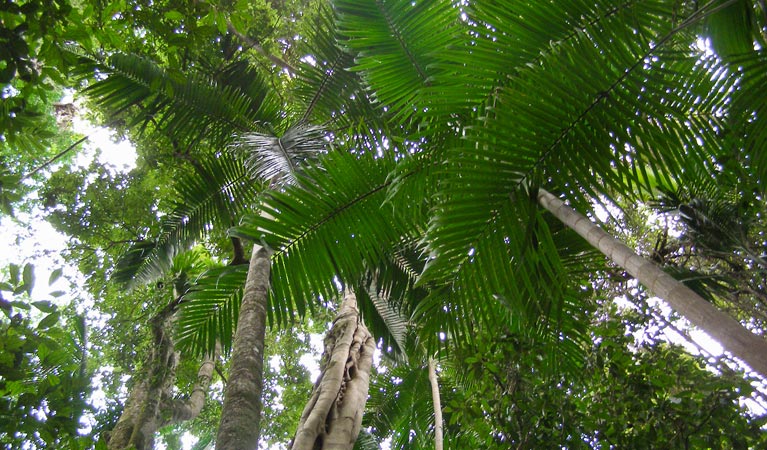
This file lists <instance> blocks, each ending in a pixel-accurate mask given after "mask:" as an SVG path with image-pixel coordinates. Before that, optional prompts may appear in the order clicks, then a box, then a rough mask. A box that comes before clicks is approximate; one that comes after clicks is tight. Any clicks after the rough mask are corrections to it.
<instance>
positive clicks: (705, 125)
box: [406, 2, 733, 278]
mask: <svg viewBox="0 0 767 450" xmlns="http://www.w3.org/2000/svg"><path fill="white" fill-rule="evenodd" d="M579 5H580V6H579V7H580V8H581V11H582V16H583V17H586V18H589V19H588V20H585V22H584V20H578V21H575V22H573V23H569V24H567V25H568V26H569V27H570V29H571V30H572V33H570V34H569V35H566V38H567V40H565V41H561V42H556V44H555V45H553V46H551V45H547V47H546V48H541V49H539V51H540V52H542V54H541V56H540V57H539V58H538V59H537V60H536V61H534V62H533V63H530V64H528V65H527V66H524V67H523V68H515V70H514V72H512V73H509V74H508V76H509V77H511V81H510V82H509V83H508V86H504V87H501V88H499V89H498V90H497V91H496V92H497V93H496V95H495V96H494V97H493V98H492V102H491V103H488V104H487V106H486V107H485V109H484V110H483V112H482V116H481V117H479V118H478V119H477V124H476V126H473V127H468V128H467V130H466V132H465V139H464V142H463V144H462V145H455V146H453V147H451V148H448V149H447V150H443V149H438V150H433V151H432V150H430V149H427V152H429V153H431V154H432V155H433V156H432V157H435V158H437V160H438V162H439V161H441V162H442V164H440V165H438V167H439V169H438V170H435V171H434V178H435V179H434V180H433V181H432V183H433V184H438V185H439V193H438V195H436V196H435V198H437V199H438V201H439V203H438V204H437V205H435V210H434V214H433V218H432V220H431V224H430V228H429V231H428V236H429V242H428V245H429V247H430V248H431V249H432V251H433V252H434V253H435V254H436V255H438V256H437V262H438V264H435V265H431V266H430V268H429V269H427V273H428V272H429V271H431V272H432V273H434V271H439V272H441V273H442V274H443V275H444V276H445V277H446V278H449V277H450V276H451V274H452V273H453V272H454V271H456V270H459V269H460V268H461V267H463V266H465V265H466V264H468V263H469V261H470V260H471V254H470V252H471V251H472V249H475V250H476V249H477V245H480V243H481V241H482V239H486V238H487V236H488V234H489V233H492V232H493V230H494V227H495V226H496V224H497V223H503V222H505V221H508V220H510V219H509V218H507V217H503V216H504V215H505V214H506V212H504V211H509V210H508V209H505V206H504V205H505V204H506V203H507V202H508V199H509V196H511V197H512V198H513V197H516V196H524V195H526V194H525V191H526V189H527V186H530V185H534V184H536V183H541V182H544V181H545V182H547V183H552V182H553V183H556V184H559V185H562V186H564V187H565V189H566V190H568V191H569V193H568V197H569V198H574V199H575V201H577V202H579V204H581V205H586V206H588V207H590V205H591V199H600V198H607V199H610V198H611V196H612V193H613V192H619V193H622V194H624V195H627V196H629V197H630V196H633V195H640V194H641V193H642V192H643V191H644V192H649V191H650V190H651V188H652V186H649V185H648V181H647V180H651V179H654V180H660V182H663V183H668V184H672V183H673V178H674V177H676V176H677V175H676V174H680V173H684V171H685V170H689V169H690V168H691V167H705V165H706V163H707V162H708V160H709V157H708V154H709V153H708V152H707V151H704V150H703V147H702V144H701V143H702V142H703V143H712V144H713V145H717V140H716V133H715V129H716V125H717V124H719V123H721V121H720V120H719V119H718V118H717V114H718V108H720V105H722V104H724V103H725V102H726V97H727V92H728V91H730V90H731V87H732V83H733V79H732V78H731V77H727V76H722V72H721V69H722V68H721V66H720V65H718V63H717V62H716V61H715V60H712V59H705V58H704V57H702V56H701V55H699V54H693V53H692V51H691V49H690V48H689V47H685V46H684V45H687V44H689V41H684V40H683V43H682V44H678V43H676V42H673V40H672V39H671V38H673V37H676V36H677V35H679V34H680V33H681V32H680V31H679V30H678V29H677V28H674V27H672V26H671V24H672V23H673V17H674V13H675V11H674V10H673V9H671V8H670V7H668V5H666V4H665V3H664V4H661V3H656V2H641V3H629V4H627V5H625V6H624V7H621V8H618V9H616V8H615V7H614V5H613V4H612V2H597V3H595V4H591V3H589V4H588V5H586V4H580V3H579ZM538 6H539V5H537V4H536V5H535V7H536V8H537V7H538ZM541 7H542V8H543V6H541ZM545 7H547V8H548V7H551V8H554V6H553V4H552V5H545ZM530 8H532V5H531V6H530ZM518 9H521V10H523V11H518V10H517V9H508V10H506V11H505V13H503V14H502V12H500V11H495V10H492V11H495V12H496V13H498V14H502V15H500V16H498V17H483V18H482V22H483V23H488V24H490V23H494V24H496V28H497V29H498V30H503V31H504V32H506V33H509V34H511V32H512V31H515V30H516V28H515V27H523V28H524V27H528V28H530V27H533V28H534V29H535V30H537V31H538V32H546V24H544V23H543V22H538V21H533V22H532V23H529V22H528V21H527V16H523V15H521V14H522V13H523V12H525V11H526V10H525V6H519V7H518ZM544 9H545V8H544ZM542 15H543V12H540V11H539V12H536V13H534V14H532V15H531V17H539V16H542ZM571 15H572V16H573V17H580V16H576V15H575V13H574V12H573V13H571ZM523 18H524V19H525V20H523ZM691 20H692V19H691ZM626 23H631V24H632V27H631V36H632V38H631V39H628V38H627V39H620V40H614V41H610V40H607V39H606V38H605V36H616V35H623V34H625V33H626V32H628V31H629V30H627V27H626ZM502 24H503V26H502ZM508 24H511V25H508ZM499 32H500V31H499ZM528 32H529V31H528ZM684 37H685V39H688V37H687V36H684ZM511 42H513V41H509V44H511ZM683 44H684V45H683ZM680 48H685V50H684V51H683V50H681V49H680ZM504 50H505V49H504V47H501V51H504ZM509 51H510V52H513V51H514V49H509ZM581 61H590V62H591V63H590V64H589V65H587V66H584V65H582V64H581ZM637 104H641V105H642V107H641V109H639V108H637ZM659 149H662V150H659ZM427 159H428V158H427ZM649 174H652V175H653V176H649ZM406 182H409V180H407V181H406ZM480 236H481V237H480ZM429 276H431V275H429Z"/></svg>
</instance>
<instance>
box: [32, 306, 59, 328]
mask: <svg viewBox="0 0 767 450" xmlns="http://www.w3.org/2000/svg"><path fill="white" fill-rule="evenodd" d="M60 316H61V313H59V312H58V311H57V312H54V313H51V314H48V315H47V316H45V317H43V319H42V320H40V323H38V324H37V329H38V330H45V329H48V328H50V327H52V326H54V325H56V322H58V321H59V317H60Z"/></svg>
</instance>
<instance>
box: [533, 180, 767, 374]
mask: <svg viewBox="0 0 767 450" xmlns="http://www.w3.org/2000/svg"><path fill="white" fill-rule="evenodd" d="M538 203H540V205H541V206H543V207H544V208H545V209H547V210H548V211H549V212H551V213H552V214H554V216H555V217H557V218H558V219H559V220H561V221H562V222H563V223H564V224H565V225H567V226H568V227H570V228H572V229H573V230H575V232H577V233H578V234H579V235H581V236H582V237H583V238H584V239H586V240H587V241H588V242H589V243H590V244H591V245H592V246H594V247H595V248H598V249H599V250H600V251H601V252H602V253H604V254H605V255H606V256H607V257H609V258H610V259H611V260H613V262H615V263H616V264H617V265H619V266H620V267H622V268H624V269H625V270H626V271H627V272H628V273H630V274H631V275H632V276H634V277H635V278H636V279H637V280H638V281H639V282H640V283H642V284H643V285H644V286H645V287H647V288H648V289H649V290H650V291H651V292H652V293H653V294H654V295H656V296H658V297H660V298H662V299H663V300H665V301H666V302H667V303H668V304H669V305H670V306H671V307H672V308H674V309H675V310H676V311H677V312H679V313H680V314H681V315H682V316H684V317H685V318H686V319H687V320H689V321H690V323H691V324H693V325H695V326H696V327H698V328H700V329H701V330H703V331H705V332H706V333H708V334H709V335H710V336H711V337H712V338H714V339H716V340H717V341H719V343H720V344H721V345H722V347H724V349H725V350H727V351H729V352H730V353H732V354H733V355H734V356H736V357H737V358H740V359H741V360H743V361H744V362H745V363H746V364H748V365H749V366H750V367H751V368H752V369H753V370H754V371H756V372H757V373H759V374H760V375H761V376H763V377H767V341H765V340H764V339H763V338H761V337H759V336H757V335H755V334H753V333H751V332H750V331H748V330H747V329H746V328H745V327H743V325H741V324H740V323H739V322H738V321H737V320H735V319H733V318H732V317H730V316H729V315H727V314H726V313H724V312H722V311H720V310H719V309H717V308H716V307H715V306H714V305H712V304H711V303H709V302H707V301H706V300H704V299H703V298H702V297H700V296H699V295H698V294H696V293H695V292H693V291H692V290H691V289H690V288H688V287H687V286H685V285H684V284H682V283H681V282H679V281H677V280H676V279H674V278H673V277H671V276H670V275H668V274H667V273H665V272H664V271H662V270H661V269H660V268H659V267H658V266H656V265H655V264H653V263H652V262H651V261H649V260H647V259H645V258H643V257H641V256H639V255H637V254H636V253H635V252H634V251H633V250H631V249H630V248H628V247H627V246H626V245H625V244H623V243H622V242H620V241H618V240H617V239H615V238H614V237H612V236H610V235H609V234H608V233H606V232H605V231H604V230H602V229H601V228H599V227H598V226H596V225H595V224H594V223H592V222H591V221H590V220H588V219H587V218H586V217H584V216H582V215H580V214H578V213H577V212H576V211H574V210H573V209H572V208H570V207H568V206H567V205H565V204H564V203H563V202H562V201H561V200H559V199H558V198H556V197H555V196H553V195H552V194H550V193H549V192H547V191H545V190H543V189H539V190H538Z"/></svg>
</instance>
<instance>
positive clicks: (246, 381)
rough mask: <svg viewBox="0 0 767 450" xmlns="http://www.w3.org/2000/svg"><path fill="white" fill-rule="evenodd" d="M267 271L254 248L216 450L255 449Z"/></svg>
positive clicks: (263, 252) (263, 256)
mask: <svg viewBox="0 0 767 450" xmlns="http://www.w3.org/2000/svg"><path fill="white" fill-rule="evenodd" d="M270 269H271V267H270V261H269V254H268V252H267V250H266V249H265V248H262V247H260V246H259V245H255V246H254V247H253V253H252V256H251V258H250V266H249V267H248V275H247V278H246V280H245V292H244V293H243V296H242V304H241V306H240V315H239V318H238V320H237V331H236V332H235V336H234V343H233V344H232V366H231V369H230V370H229V381H228V383H227V385H226V390H225V391H224V406H223V408H222V410H221V423H220V425H219V427H218V435H217V437H216V449H218V450H255V449H256V448H257V447H258V437H259V433H260V419H261V392H262V391H263V384H264V382H263V371H264V370H263V369H264V336H265V333H266V304H267V299H268V296H269V277H270Z"/></svg>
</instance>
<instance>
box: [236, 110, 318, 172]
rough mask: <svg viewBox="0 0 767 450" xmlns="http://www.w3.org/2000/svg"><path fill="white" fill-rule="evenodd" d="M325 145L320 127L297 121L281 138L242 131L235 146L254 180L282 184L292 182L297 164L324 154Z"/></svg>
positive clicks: (297, 167)
mask: <svg viewBox="0 0 767 450" xmlns="http://www.w3.org/2000/svg"><path fill="white" fill-rule="evenodd" d="M327 144H328V140H327V138H326V133H325V131H324V130H323V129H322V128H321V127H318V126H313V125H309V124H307V123H304V122H299V123H298V124H296V125H294V126H292V127H290V128H288V130H287V131H286V132H285V134H283V135H282V136H281V137H277V136H272V135H267V134H261V133H248V134H244V135H242V136H241V137H240V138H239V139H238V142H237V144H236V149H237V150H239V151H241V152H242V153H243V154H244V155H245V158H244V164H245V166H246V167H247V168H248V170H249V171H250V172H251V174H252V177H253V178H254V179H261V180H270V181H271V182H272V183H277V184H278V185H281V184H286V183H291V182H294V181H295V178H296V173H297V170H298V169H299V166H300V165H302V164H305V163H306V162H308V161H311V160H314V159H316V158H317V157H318V156H319V155H320V154H322V153H325V152H326V151H327Z"/></svg>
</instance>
